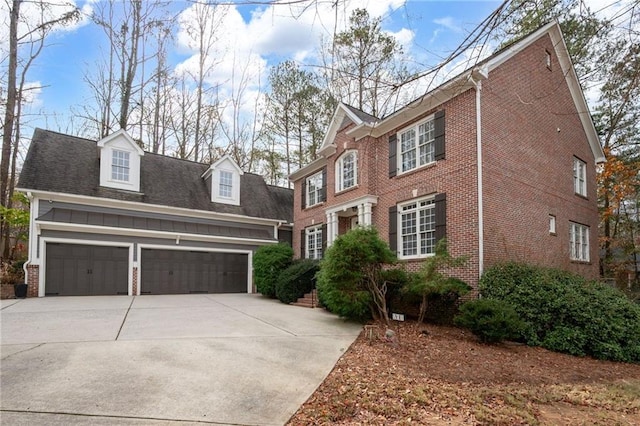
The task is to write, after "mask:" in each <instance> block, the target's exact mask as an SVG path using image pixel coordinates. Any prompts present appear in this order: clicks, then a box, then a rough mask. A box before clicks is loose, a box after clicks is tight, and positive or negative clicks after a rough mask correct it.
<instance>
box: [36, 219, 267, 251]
mask: <svg viewBox="0 0 640 426" xmlns="http://www.w3.org/2000/svg"><path fill="white" fill-rule="evenodd" d="M37 223H38V225H39V226H40V229H42V230H50V231H67V232H80V233H83V234H108V235H121V236H128V237H129V236H133V237H150V238H166V239H173V240H175V239H177V238H180V240H188V241H206V242H210V243H228V244H251V245H264V244H275V243H277V242H278V241H276V240H262V239H258V238H237V237H221V236H217V235H202V234H189V233H186V232H185V233H180V232H168V231H154V230H147V229H132V228H118V227H114V226H95V225H83V224H77V223H64V222H49V221H38V222H37Z"/></svg>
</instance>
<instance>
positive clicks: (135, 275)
mask: <svg viewBox="0 0 640 426" xmlns="http://www.w3.org/2000/svg"><path fill="white" fill-rule="evenodd" d="M131 287H132V290H131V291H132V293H131V296H137V295H138V268H137V267H135V266H134V267H133V278H132V286H131Z"/></svg>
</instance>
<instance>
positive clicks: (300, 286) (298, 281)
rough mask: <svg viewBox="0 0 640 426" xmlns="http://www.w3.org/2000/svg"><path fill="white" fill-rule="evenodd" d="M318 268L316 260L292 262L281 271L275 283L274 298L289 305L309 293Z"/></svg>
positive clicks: (313, 285)
mask: <svg viewBox="0 0 640 426" xmlns="http://www.w3.org/2000/svg"><path fill="white" fill-rule="evenodd" d="M318 270H319V266H318V261H317V260H312V259H301V260H296V261H294V262H293V263H292V264H291V265H290V266H289V267H288V268H287V269H285V270H284V271H282V273H281V274H280V277H279V278H278V281H277V283H276V297H277V298H278V300H280V301H281V302H282V303H291V302H295V301H296V300H298V299H299V298H300V297H302V296H304V295H305V293H309V292H310V291H311V290H313V288H314V287H315V279H316V278H315V276H316V274H317V273H318Z"/></svg>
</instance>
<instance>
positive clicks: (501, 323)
mask: <svg viewBox="0 0 640 426" xmlns="http://www.w3.org/2000/svg"><path fill="white" fill-rule="evenodd" d="M454 323H455V324H456V325H458V326H460V327H465V328H468V329H469V330H471V332H472V333H473V334H475V335H476V336H478V337H479V338H480V340H481V341H482V342H484V343H498V342H502V341H503V340H507V339H513V338H517V337H518V336H519V332H520V330H521V329H522V326H523V323H522V321H520V318H518V314H517V313H516V311H515V309H513V307H512V306H510V305H508V304H506V303H504V302H500V301H498V300H495V299H476V300H471V301H469V302H466V303H463V304H462V305H461V306H460V315H458V316H456V317H455V319H454Z"/></svg>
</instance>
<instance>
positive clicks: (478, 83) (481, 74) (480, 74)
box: [471, 68, 488, 279]
mask: <svg viewBox="0 0 640 426" xmlns="http://www.w3.org/2000/svg"><path fill="white" fill-rule="evenodd" d="M487 77H488V70H487V69H486V68H483V69H477V70H474V71H473V73H472V77H471V82H472V83H473V85H474V86H475V89H476V158H477V162H478V167H477V173H478V176H477V179H478V279H480V277H482V273H483V272H484V214H483V208H484V204H483V199H482V198H483V192H482V110H481V105H482V102H481V100H482V80H485V79H486V78H487Z"/></svg>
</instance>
